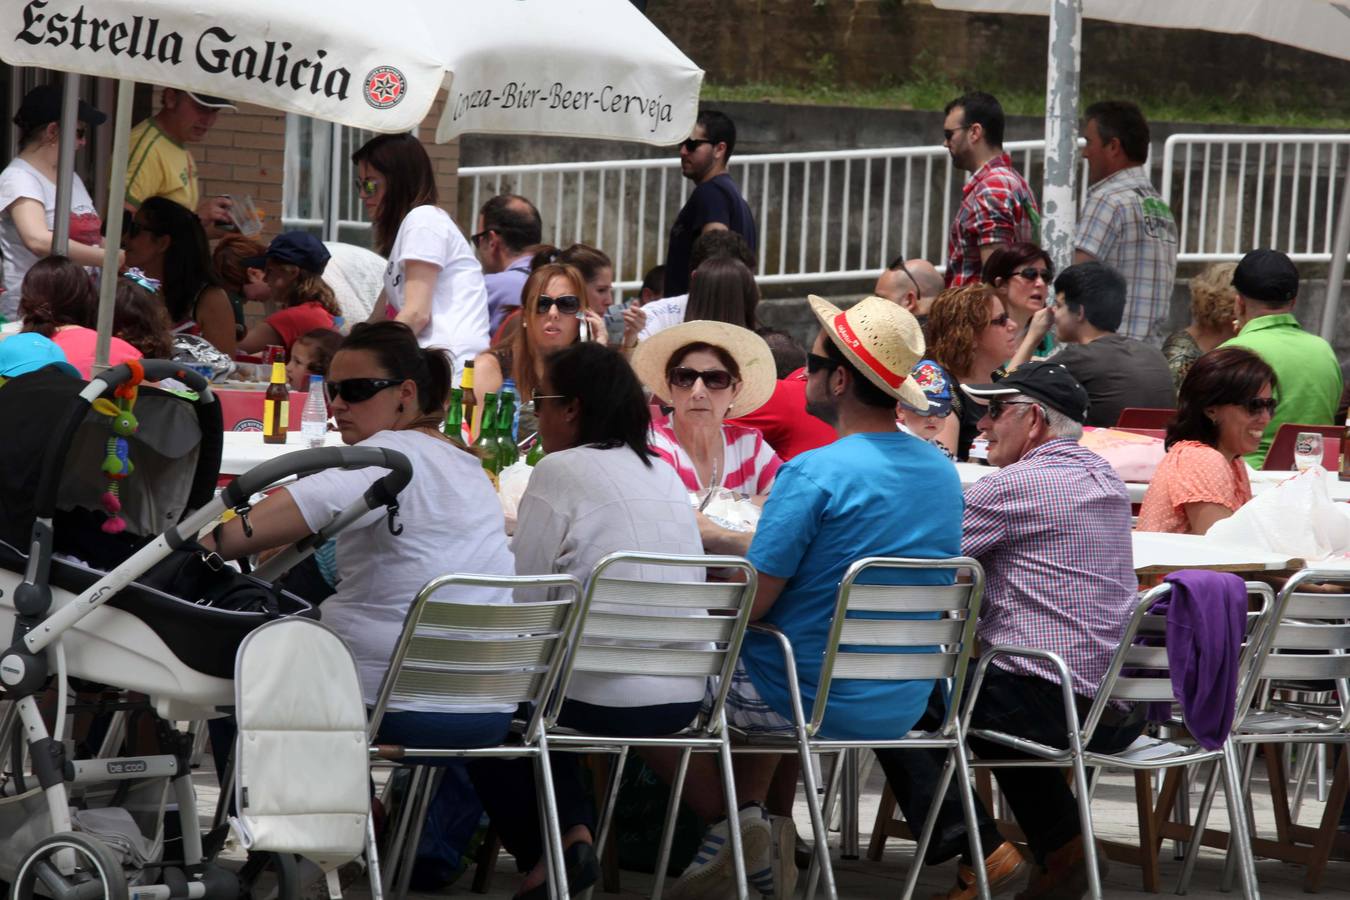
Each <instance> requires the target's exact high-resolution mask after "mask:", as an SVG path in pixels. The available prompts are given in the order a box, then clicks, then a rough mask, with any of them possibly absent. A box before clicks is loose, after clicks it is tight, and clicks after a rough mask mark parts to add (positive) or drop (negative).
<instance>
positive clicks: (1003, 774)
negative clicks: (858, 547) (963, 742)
mask: <svg viewBox="0 0 1350 900" xmlns="http://www.w3.org/2000/svg"><path fill="white" fill-rule="evenodd" d="M970 671H971V673H972V675H973V673H974V671H975V668H974V666H972V667H971V670H970ZM1076 699H1077V705H1078V715H1079V716H1080V717H1082V716H1084V715H1085V714H1086V713H1087V710H1088V707H1089V706H1090V705H1091V703H1092V701H1091V700H1089V699H1087V698H1085V697H1081V696H1078V697H1077V698H1076ZM946 709H947V707H946V702H945V700H944V698H943V696H942V693H941V691H940V690H937V689H934V691H933V695H932V696H931V697H930V698H929V701H928V710H927V711H926V712H925V713H924V715H923V718H921V719H920V720H919V725H918V726H917V727H919V728H936V727H938V726H939V725H940V724H941V723H942V717H943V716H944V715H945V714H946ZM967 727H969V728H987V729H990V730H993V731H1003V732H1007V733H1008V734H1014V735H1018V736H1019V737H1024V738H1027V739H1029V740H1033V741H1037V742H1039V743H1043V744H1046V745H1048V746H1051V747H1059V748H1067V747H1068V746H1069V731H1068V723H1067V722H1066V721H1065V717H1064V701H1063V700H1062V699H1061V692H1060V686H1059V685H1058V684H1057V683H1055V682H1051V681H1046V680H1045V679H1043V678H1036V677H1034V676H1028V675H1013V674H1011V673H1009V672H1006V671H1004V670H1003V669H1000V668H999V667H998V666H995V665H990V666H989V668H988V671H987V673H986V675H985V679H984V685H983V687H982V688H981V689H980V696H979V699H978V701H977V702H976V705H975V708H974V709H973V710H972V711H971V716H970V721H969V722H968V723H967ZM1143 729H1144V717H1143V715H1142V711H1141V712H1140V713H1139V714H1127V713H1125V712H1123V711H1121V710H1117V709H1114V708H1109V707H1108V709H1107V710H1106V712H1105V713H1103V715H1102V718H1101V721H1100V722H1099V723H1098V725H1097V730H1096V731H1095V732H1093V734H1092V739H1091V741H1089V743H1088V748H1089V749H1091V750H1095V751H1098V752H1105V753H1111V752H1114V751H1117V750H1121V749H1124V748H1125V747H1128V746H1129V745H1130V744H1131V743H1132V742H1133V741H1134V739H1135V738H1137V737H1138V736H1139V734H1140V733H1141V732H1142V731H1143ZM970 750H971V752H972V753H974V754H975V755H976V756H978V757H986V758H989V759H1011V758H1017V757H1019V756H1022V755H1023V754H1019V753H1017V752H1016V751H1013V750H1010V749H1008V748H1006V747H1003V746H1002V745H999V744H993V743H990V742H988V741H980V740H977V739H971V741H970ZM876 753H877V760H878V761H879V762H880V763H881V767H882V769H883V770H885V772H886V780H887V782H889V784H890V786H891V791H892V792H893V793H894V794H895V799H896V803H897V805H898V806H899V807H900V810H901V811H902V812H903V813H904V816H905V820H906V821H907V822H908V823H909V827H910V828H911V829H912V830H913V832H914V834H915V835H916V836H917V835H918V834H919V833H920V831H921V830H922V828H923V824H924V821H925V819H926V817H927V816H928V811H929V809H931V808H932V805H933V803H934V802H938V803H940V804H941V805H940V808H939V811H938V816H937V823H936V825H935V827H934V829H933V839H932V841H931V842H930V844H929V846H928V852H927V854H926V855H925V858H924V862H925V863H926V864H928V865H934V864H936V863H940V862H943V861H945V860H948V859H951V858H952V857H953V856H956V855H957V854H961V855H963V856H964V857H968V856H969V843H968V838H967V836H966V823H965V816H964V815H963V814H962V812H961V798H960V795H959V794H958V793H957V788H956V778H957V777H959V773H957V774H954V775H953V778H952V784H951V785H949V787H948V790H947V793H946V795H945V796H943V797H941V798H938V797H935V794H936V792H937V786H938V781H939V779H940V778H941V776H942V766H943V763H944V762H945V751H942V750H878V751H876ZM1028 758H1029V757H1028ZM994 777H995V778H997V779H998V786H999V788H1000V790H1002V791H1003V796H1004V797H1006V798H1007V800H1008V805H1009V806H1010V807H1012V811H1013V815H1015V816H1016V817H1017V822H1018V824H1019V825H1021V826H1022V830H1023V831H1024V832H1025V833H1026V836H1027V842H1028V843H1029V844H1030V846H1031V851H1032V853H1033V854H1034V856H1035V858H1036V861H1037V862H1038V863H1043V862H1044V861H1045V856H1046V854H1048V853H1050V852H1052V851H1054V850H1057V849H1059V848H1060V847H1062V846H1064V845H1065V844H1067V843H1068V842H1069V841H1070V840H1072V839H1073V838H1074V837H1076V836H1077V835H1079V834H1080V833H1081V832H1082V826H1081V824H1080V822H1079V818H1078V805H1077V802H1076V801H1075V800H1074V796H1073V792H1072V791H1071V790H1070V788H1069V785H1068V784H1066V783H1065V780H1064V773H1063V770H1061V769H1058V768H1049V767H1046V768H1030V767H1028V768H1009V769H1002V768H1000V769H994ZM975 814H976V819H977V822H978V827H979V830H980V841H981V845H982V847H983V849H984V852H985V854H986V855H987V854H989V853H991V852H993V850H994V849H995V848H996V847H998V845H999V844H1000V843H1002V841H1003V837H1002V836H1001V835H1000V834H999V832H998V829H997V828H996V827H995V825H994V821H993V819H992V818H991V817H990V815H989V813H988V811H987V810H985V809H984V806H983V804H981V803H980V799H979V798H978V797H976V798H975Z"/></svg>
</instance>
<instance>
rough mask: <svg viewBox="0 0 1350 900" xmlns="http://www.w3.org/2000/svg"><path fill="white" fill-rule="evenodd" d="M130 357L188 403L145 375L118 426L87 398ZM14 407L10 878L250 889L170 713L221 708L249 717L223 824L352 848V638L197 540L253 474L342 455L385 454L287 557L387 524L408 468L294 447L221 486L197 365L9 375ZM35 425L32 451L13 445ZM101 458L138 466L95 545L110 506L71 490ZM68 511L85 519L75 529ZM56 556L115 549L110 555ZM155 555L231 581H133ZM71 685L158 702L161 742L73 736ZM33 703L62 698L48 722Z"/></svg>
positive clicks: (356, 766) (3, 391) (212, 895)
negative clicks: (191, 588)
mask: <svg viewBox="0 0 1350 900" xmlns="http://www.w3.org/2000/svg"><path fill="white" fill-rule="evenodd" d="M142 367H143V376H144V378H145V380H147V381H156V380H162V379H166V378H176V379H178V380H179V381H182V382H184V383H186V384H188V386H189V387H190V388H192V389H193V390H194V391H196V392H197V395H198V396H197V402H196V403H195V404H193V403H191V402H190V401H185V400H183V399H181V398H180V397H177V396H175V395H172V394H168V393H163V392H154V391H152V390H150V389H145V391H144V393H142V394H140V395H139V396H138V397H137V398H136V399H135V402H136V407H135V413H134V416H135V418H138V419H139V420H140V422H139V424H140V428H139V430H137V431H136V432H135V434H132V435H130V436H127V435H122V433H121V432H118V434H119V435H121V436H122V437H123V439H124V443H122V444H117V443H116V437H110V434H111V433H110V431H109V425H108V416H107V415H106V411H107V409H108V406H107V404H106V403H101V404H96V403H95V401H97V400H98V399H99V398H104V399H105V400H107V399H108V398H112V397H114V395H115V394H116V389H117V388H118V387H119V386H130V385H132V384H133V383H134V382H135V381H138V380H139V379H140V377H141V375H142ZM126 392H127V388H126V387H123V388H122V393H121V394H120V395H119V396H120V397H121V398H122V399H125V397H126V396H127V393H126ZM91 406H92V407H93V411H91ZM124 406H125V404H124ZM100 410H102V412H100ZM20 418H23V419H24V422H23V427H22V428H20V429H16V430H15V432H14V437H13V444H12V445H6V446H4V447H2V448H0V519H3V520H4V523H5V526H6V528H7V529H8V530H9V533H10V534H12V533H13V532H14V530H15V528H16V522H17V523H19V525H20V526H22V525H28V526H29V527H30V535H29V536H28V537H27V538H26V539H25V542H24V544H23V547H24V548H25V549H20V548H19V547H16V546H14V545H12V544H10V543H5V542H0V631H2V632H3V633H5V634H8V635H10V643H9V648H8V649H7V650H5V651H3V653H0V686H3V689H4V693H3V694H0V700H3V701H6V702H5V704H4V706H5V709H4V713H3V715H2V716H0V773H2V774H0V878H3V879H5V880H8V881H10V882H11V883H12V893H11V896H14V897H21V898H27V897H30V896H34V895H36V894H43V895H47V896H52V897H59V898H81V900H84V898H105V897H106V898H116V900H122V898H128V897H132V896H134V897H137V898H145V900H149V898H155V900H177V898H204V900H236V898H237V897H239V896H241V894H245V893H247V891H248V887H249V886H248V885H247V884H243V885H241V883H240V881H239V878H238V877H237V876H236V873H235V872H234V871H232V870H231V869H229V868H227V867H225V866H222V865H220V864H218V863H217V862H216V861H215V860H214V859H213V858H212V857H213V854H212V853H207V852H204V851H203V838H202V833H201V829H200V826H199V819H198V813H197V804H196V798H195V795H194V790H193V785H192V780H191V772H190V764H191V759H192V756H193V749H194V747H193V745H194V738H195V731H194V728H192V727H189V729H188V731H187V732H183V731H181V730H180V729H179V728H178V727H177V725H176V723H178V722H182V721H187V722H193V723H198V727H199V726H200V723H201V722H202V721H203V720H206V719H211V718H215V717H219V716H223V715H227V714H230V713H234V714H235V715H236V717H237V720H238V724H239V737H238V740H237V742H236V749H235V757H236V759H235V775H234V786H235V788H236V796H237V797H238V815H237V816H236V818H235V819H234V820H233V823H234V826H235V832H236V834H238V836H239V838H240V841H241V843H242V844H243V845H244V846H245V847H246V848H249V849H256V850H260V851H269V852H271V853H273V854H276V855H278V857H279V858H280V857H281V856H284V855H285V854H300V855H303V856H306V857H308V858H310V859H313V860H314V861H315V862H317V863H318V864H319V865H320V866H321V867H323V868H326V869H331V868H332V867H333V866H335V865H338V864H341V863H342V862H344V861H346V860H347V859H351V858H353V857H354V856H356V855H357V854H358V853H359V852H360V850H361V847H362V842H363V839H364V836H365V831H366V828H367V826H368V822H367V818H368V816H367V813H368V809H369V794H368V790H369V788H368V781H367V764H366V758H367V747H366V735H365V711H364V706H363V704H362V701H361V693H360V688H359V683H358V679H357V676H356V671H355V665H354V663H353V662H352V659H351V656H350V653H349V652H348V651H347V650H346V647H345V646H344V645H343V644H342V642H341V641H340V640H339V639H338V638H337V637H336V636H335V635H333V634H332V633H331V632H329V631H328V630H327V629H325V628H323V627H322V626H321V625H318V624H317V623H316V622H314V621H311V620H310V618H312V617H314V610H313V609H312V608H311V607H310V606H309V605H308V604H307V603H305V602H304V601H302V600H300V599H298V598H296V597H293V596H290V595H288V594H286V593H285V592H283V591H281V590H279V589H276V588H274V587H273V586H271V585H270V584H267V583H266V582H265V581H263V580H255V579H249V578H248V577H247V576H242V575H238V574H234V573H232V572H224V570H223V569H222V568H221V565H220V561H219V558H218V557H216V558H214V559H213V558H211V557H210V556H209V555H207V554H204V553H202V552H200V549H201V548H200V545H198V544H197V543H196V539H197V537H198V535H200V534H201V533H202V532H203V531H204V530H206V529H207V528H209V526H211V525H212V524H214V523H215V522H216V521H217V520H218V519H219V518H220V517H221V516H222V514H224V513H226V511H227V510H234V511H235V512H236V513H238V514H239V515H241V516H243V517H245V522H247V518H246V517H247V511H248V504H249V500H250V498H251V497H253V496H254V495H255V494H257V493H259V492H261V491H262V490H263V489H264V488H267V487H269V486H271V485H273V484H275V483H277V482H278V481H281V480H284V479H287V478H290V477H292V476H297V475H305V474H309V473H312V472H316V471H319V470H322V469H327V468H334V467H346V468H358V467H365V466H377V467H382V468H385V469H389V470H390V472H389V474H387V475H385V476H384V477H383V478H381V479H379V480H377V481H376V482H375V483H374V484H373V485H372V486H371V488H370V489H369V490H368V491H367V492H366V494H365V495H364V497H363V498H362V499H361V500H360V501H358V502H357V503H354V504H353V505H352V506H351V507H350V508H349V509H347V510H346V511H344V512H343V513H342V514H340V515H339V516H338V517H336V518H335V519H334V521H333V522H332V523H330V524H329V525H328V526H327V527H325V528H324V529H322V530H321V532H320V533H319V534H317V535H313V536H311V537H310V538H309V539H307V540H306V541H304V542H302V543H301V544H300V545H297V547H296V548H293V549H292V550H291V551H290V552H289V553H288V554H285V555H284V556H285V559H284V561H283V562H284V564H285V565H287V566H289V565H290V564H293V563H294V562H295V561H297V560H298V559H300V558H303V556H304V555H305V554H307V553H308V552H310V551H311V550H312V548H313V547H316V546H318V544H319V543H321V542H322V541H324V540H327V539H329V538H330V537H332V536H333V535H334V534H336V533H337V532H338V531H340V530H341V529H342V528H344V527H346V526H347V525H348V524H350V523H352V522H354V521H356V520H357V519H358V518H360V517H362V516H364V515H366V514H367V513H369V512H371V511H373V510H376V509H378V508H380V507H384V508H385V509H386V510H387V511H388V517H389V527H390V528H394V527H396V526H395V517H396V516H397V512H398V505H397V496H398V492H399V491H400V490H402V488H403V487H404V486H406V484H407V483H408V480H409V479H410V478H411V474H412V472H411V466H410V464H409V462H408V460H407V459H406V457H404V456H402V455H401V454H398V453H396V452H393V451H389V450H383V449H373V448H325V449H319V450H306V451H300V452H297V453H292V454H288V455H286V456H283V457H280V458H278V459H275V460H272V461H270V462H268V463H265V464H263V465H261V466H259V467H257V468H256V469H254V470H253V471H251V472H249V473H248V474H246V475H244V476H242V477H240V478H238V479H236V480H235V481H233V482H231V483H230V484H229V485H228V486H227V487H226V488H225V489H224V490H222V491H221V492H220V493H219V495H218V496H214V497H213V496H212V494H213V493H214V487H215V481H216V478H217V474H218V469H219V459H220V455H219V448H220V411H219V404H218V403H217V402H216V398H215V397H214V396H213V395H212V393H211V390H210V388H209V387H208V385H207V384H206V382H205V381H204V380H203V379H202V378H201V377H200V376H199V375H197V374H196V373H194V372H191V371H185V370H183V369H182V368H181V367H180V366H179V365H177V364H174V363H169V362H160V361H144V362H143V363H142V364H141V365H140V366H136V367H131V368H129V367H128V366H126V365H122V366H118V367H116V368H114V369H111V370H109V371H107V372H105V373H104V374H102V375H101V376H99V377H98V378H96V379H95V380H93V381H91V382H89V383H88V384H87V385H85V384H83V383H82V382H79V381H77V380H75V379H73V378H70V377H69V376H67V375H64V374H61V373H60V372H57V371H56V370H54V369H43V370H39V371H37V372H33V373H30V374H28V375H23V376H20V377H18V378H14V379H11V380H10V381H9V382H7V383H5V384H4V385H3V387H0V420H4V421H9V422H11V423H15V422H16V421H17V420H18V419H20ZM165 429H167V430H168V432H167V433H165ZM124 430H125V429H124ZM25 443H27V444H31V445H35V446H36V450H34V451H30V452H25V451H24V449H23V447H22V446H21V445H23V444H25ZM113 456H117V457H118V458H119V459H120V460H121V462H122V463H126V462H130V463H132V464H133V465H134V466H135V469H134V471H133V472H132V474H131V476H130V477H128V478H124V479H121V480H120V491H119V492H118V494H119V495H120V501H119V505H120V511H119V512H120V515H121V516H122V517H123V519H124V522H125V528H124V530H123V531H122V533H121V534H117V535H112V536H110V537H109V538H108V540H106V541H104V540H101V539H100V538H99V537H98V536H97V535H96V534H94V529H91V528H90V527H89V525H90V523H92V522H94V521H96V520H97V519H98V518H99V517H100V516H98V515H97V514H96V513H91V512H90V506H91V503H90V501H89V499H88V497H87V496H85V497H81V496H80V494H81V483H82V482H87V483H86V484H84V485H83V486H84V487H85V488H87V487H88V486H89V484H88V483H92V484H93V485H94V486H95V487H96V488H97V487H99V486H100V484H99V482H100V481H101V478H100V475H99V473H100V467H99V464H98V461H99V460H102V459H105V458H107V459H111V458H112V457H113ZM25 467H27V468H25ZM106 471H107V470H106V469H104V470H102V472H103V473H106ZM91 472H92V473H95V474H93V475H92V476H90V475H89V473H91ZM85 493H86V494H87V493H88V492H87V491H85ZM96 493H97V492H96ZM96 504H97V501H95V502H94V505H93V508H94V509H95V510H97V508H98V507H97V505H96ZM166 526H167V527H166ZM63 528H64V530H65V531H69V532H73V533H76V535H75V536H74V537H73V538H70V537H65V536H64V535H63ZM91 535H93V536H92V537H91ZM59 552H65V553H68V554H69V553H75V554H77V555H78V556H79V558H80V559H83V560H95V559H101V560H104V561H107V560H108V559H109V558H111V560H112V561H113V562H115V564H112V565H110V566H109V570H108V571H106V572H104V571H101V570H100V569H99V568H97V567H95V566H93V565H84V564H82V563H80V562H74V561H71V560H69V559H63V558H60V557H59V556H57V555H56V554H57V553H59ZM123 557H124V558H123ZM118 560H120V561H118ZM166 561H167V563H166ZM166 565H167V571H168V572H170V573H178V572H188V571H190V570H195V571H200V570H202V568H203V567H206V568H207V569H210V570H212V571H214V572H216V574H217V575H219V576H220V577H221V578H225V579H226V580H227V581H229V583H230V589H229V590H225V591H220V590H216V589H215V588H218V587H219V580H220V579H219V578H216V579H214V580H212V584H213V592H212V593H211V594H210V595H209V596H206V597H203V596H192V595H181V594H180V593H179V592H178V591H177V590H176V585H174V584H169V585H161V586H160V587H158V588H156V587H150V586H146V585H145V584H141V583H139V582H140V581H141V580H142V579H145V578H151V577H152V576H156V575H157V576H158V577H159V579H160V580H161V581H162V580H163V577H164V572H165V571H166ZM272 569H273V570H274V571H275V569H276V566H273V567H272ZM190 580H193V581H196V579H190ZM213 604H215V605H213ZM231 607H233V608H231ZM307 617H310V618H307ZM72 685H75V686H78V687H80V688H82V689H83V691H84V693H86V694H89V693H92V694H95V695H101V696H103V697H104V698H107V697H108V696H111V698H112V699H110V700H109V699H102V700H98V701H97V702H96V704H95V707H94V710H93V711H95V712H103V713H105V714H106V713H109V712H114V711H115V712H118V713H123V714H127V713H132V712H137V713H138V714H139V715H141V716H142V717H143V718H146V719H149V720H152V724H153V732H154V734H153V738H154V739H155V740H157V741H158V746H157V747H156V748H155V751H156V752H150V753H144V752H136V753H130V754H125V755H115V754H113V755H109V754H108V753H107V752H106V751H108V750H109V749H111V750H117V749H118V748H120V746H121V745H120V742H119V741H117V740H114V739H113V738H112V737H111V736H107V737H105V739H104V740H103V741H102V742H101V747H102V749H103V751H105V752H97V751H93V752H91V751H89V750H86V751H85V752H82V753H81V752H75V751H74V750H73V746H72V741H71V740H70V738H69V736H68V735H67V734H66V733H65V729H66V723H67V719H68V715H67V713H68V711H69V710H68V700H67V698H68V690H69V689H70V688H71V686H72ZM105 686H107V687H110V688H112V689H113V691H112V692H111V694H110V692H109V691H108V690H107V689H106V688H105ZM52 687H54V690H49V688H52ZM128 692H135V693H134V694H132V693H128ZM44 702H45V703H46V705H47V706H48V707H50V706H52V705H54V706H55V716H54V718H52V721H54V723H55V726H54V728H49V727H48V724H47V720H48V718H49V716H44V708H43V705H44ZM50 711H51V710H50V709H48V710H47V712H50ZM103 718H104V719H105V720H106V718H107V716H106V715H105V716H104V717H103ZM129 722H130V720H129V719H126V718H125V716H124V717H123V718H122V724H124V725H125V724H127V723H129ZM146 731H147V729H145V728H142V729H141V732H142V737H144V736H145V735H144V733H145V732H146ZM137 749H138V750H139V749H141V748H137ZM170 799H172V801H173V802H174V803H176V806H177V824H178V826H179V830H181V842H177V841H175V842H174V843H175V844H176V849H173V850H169V849H167V847H166V837H172V836H173V835H172V834H171V832H172V831H174V830H175V829H173V828H172V825H173V824H174V823H172V822H170V823H169V824H170V827H169V828H168V829H167V832H166V816H165V809H166V806H167V805H168V804H169V801H170ZM209 843H210V844H211V845H212V846H213V847H218V845H219V843H220V841H219V840H215V841H211V842H209ZM287 884H289V885H290V887H291V888H292V889H293V888H294V882H293V880H291V881H289V882H287V880H285V879H279V886H280V888H281V893H282V895H283V896H284V895H285V894H286V893H287V890H286V887H287Z"/></svg>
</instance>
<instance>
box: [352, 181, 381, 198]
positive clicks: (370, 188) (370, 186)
mask: <svg viewBox="0 0 1350 900" xmlns="http://www.w3.org/2000/svg"><path fill="white" fill-rule="evenodd" d="M352 183H353V184H355V185H356V192H357V193H358V194H360V195H361V196H362V197H370V196H372V195H373V194H374V193H375V192H376V191H378V190H379V189H380V182H379V181H378V180H377V179H374V178H362V177H360V176H357V177H355V178H353V179H352Z"/></svg>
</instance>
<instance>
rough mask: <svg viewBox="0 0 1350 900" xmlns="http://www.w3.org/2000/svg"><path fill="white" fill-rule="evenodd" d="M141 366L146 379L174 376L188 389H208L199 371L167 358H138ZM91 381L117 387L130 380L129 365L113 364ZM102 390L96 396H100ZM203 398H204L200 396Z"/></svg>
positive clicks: (200, 390) (199, 391)
mask: <svg viewBox="0 0 1350 900" xmlns="http://www.w3.org/2000/svg"><path fill="white" fill-rule="evenodd" d="M140 364H141V368H142V369H144V370H145V380H146V381H163V380H164V379H166V378H176V379H178V380H179V381H181V382H183V384H185V385H187V386H188V389H189V390H193V391H196V392H197V393H202V392H203V391H209V389H210V386H211V383H210V382H209V381H207V380H206V379H205V378H204V377H202V374H201V373H200V372H197V371H195V370H193V369H189V368H188V367H187V366H185V365H183V364H182V363H178V362H172V361H170V360H167V359H143V360H140ZM90 380H91V381H102V382H103V383H104V384H106V385H107V386H108V387H114V388H115V387H118V386H119V385H122V384H125V383H126V382H128V381H130V380H131V367H130V366H128V365H127V364H126V363H121V364H119V365H116V366H113V367H112V368H110V369H105V370H104V371H102V372H100V373H99V374H98V375H97V376H96V377H95V378H93V379H90ZM102 393H103V392H102V391H100V392H99V394H98V395H96V396H101V395H102ZM202 399H203V400H205V399H206V398H202Z"/></svg>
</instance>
